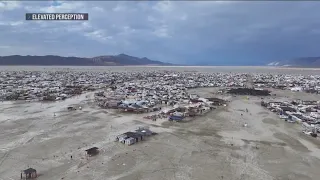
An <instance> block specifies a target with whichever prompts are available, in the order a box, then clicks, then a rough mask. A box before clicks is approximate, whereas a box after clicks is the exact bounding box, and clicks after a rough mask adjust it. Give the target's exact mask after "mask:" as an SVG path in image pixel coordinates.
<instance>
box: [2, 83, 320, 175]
mask: <svg viewBox="0 0 320 180" xmlns="http://www.w3.org/2000/svg"><path fill="white" fill-rule="evenodd" d="M196 91H197V92H198V93H200V94H202V95H208V96H209V95H212V93H211V92H212V91H213V89H210V88H206V89H200V90H196ZM281 93H282V92H278V93H277V95H278V94H279V95H278V96H280V95H281ZM285 95H286V96H288V97H291V96H292V97H295V94H288V92H285ZM298 95H299V94H298ZM283 96H284V95H283ZM301 97H303V98H307V97H308V95H305V94H303V95H301ZM90 98H92V94H89V97H88V98H86V95H82V96H80V97H75V98H73V99H68V100H66V101H62V102H57V103H47V104H41V103H28V104H26V103H10V102H5V103H2V104H1V106H0V111H1V112H3V113H2V114H3V115H1V117H0V145H1V146H0V179H3V180H7V179H20V171H21V170H23V169H27V168H28V167H33V168H35V169H37V171H38V173H39V178H38V179H39V180H41V179H44V180H58V179H65V180H66V179H70V180H71V179H77V180H81V179H83V180H100V179H110V180H116V179H117V180H144V179H145V180H147V179H152V180H162V179H166V180H167V179H181V180H188V179H190V180H194V179H197V180H208V179H213V180H220V179H224V180H269V179H270V180H288V179H290V180H318V179H319V177H320V172H319V170H318V169H319V167H320V159H319V158H320V152H319V146H320V143H319V142H320V141H319V139H315V138H312V137H309V136H305V135H303V134H302V133H301V126H300V125H298V124H289V123H285V122H284V121H283V120H280V119H279V118H278V117H277V116H276V115H275V114H273V113H272V112H269V111H268V110H266V109H264V108H262V107H261V106H259V102H260V100H261V99H260V98H259V97H250V99H249V100H248V99H246V98H244V97H241V96H238V97H230V96H228V97H225V98H228V99H229V100H230V104H229V105H228V106H227V107H220V108H218V109H216V110H214V111H212V112H210V113H208V114H206V115H205V116H202V117H197V118H190V119H188V122H182V123H177V122H168V121H167V120H165V119H163V120H157V121H156V122H153V121H151V120H145V119H143V118H142V116H143V115H130V114H119V113H117V112H116V111H111V110H103V109H100V108H98V107H96V106H95V105H94V104H93V103H92V102H91V100H90ZM284 98H285V97H284ZM310 98H314V97H310ZM71 104H73V105H77V106H81V107H82V110H76V111H67V110H66V109H67V107H68V106H69V105H71ZM246 108H248V109H249V112H248V113H246V112H245V109H246ZM54 114H56V116H54ZM241 114H243V115H242V116H241ZM245 123H246V124H247V126H246V127H244V124H245ZM141 125H149V126H150V129H151V130H154V131H156V132H157V133H158V135H155V136H153V137H149V138H147V139H146V140H145V141H142V142H140V143H138V144H135V145H132V146H126V145H123V144H120V143H118V142H114V141H113V140H114V138H115V136H116V135H118V134H120V133H123V132H126V131H130V130H134V129H135V128H136V127H138V126H141ZM93 146H96V147H99V148H100V149H101V151H100V153H99V155H97V156H95V157H90V158H87V157H86V156H85V151H84V150H85V149H87V148H90V147H93ZM71 156H72V157H73V158H72V159H71Z"/></svg>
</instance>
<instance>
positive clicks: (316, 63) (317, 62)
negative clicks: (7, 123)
mask: <svg viewBox="0 0 320 180" xmlns="http://www.w3.org/2000/svg"><path fill="white" fill-rule="evenodd" d="M267 65H268V66H292V67H320V57H302V58H297V59H291V60H284V61H274V62H271V63H269V64H267Z"/></svg>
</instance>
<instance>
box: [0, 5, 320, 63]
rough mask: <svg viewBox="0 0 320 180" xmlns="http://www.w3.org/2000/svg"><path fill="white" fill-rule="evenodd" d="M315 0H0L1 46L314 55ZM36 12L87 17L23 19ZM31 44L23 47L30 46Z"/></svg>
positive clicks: (235, 57)
mask: <svg viewBox="0 0 320 180" xmlns="http://www.w3.org/2000/svg"><path fill="white" fill-rule="evenodd" d="M319 8H320V4H319V3H317V2H272V1H269V2H249V1H248V2H239V1H238V2H237V1H188V2H184V1H138V2H133V1H128V2H125V1H118V2H116V1H75V2H69V1H34V2H28V1H21V2H17V1H8V2H0V31H1V33H0V39H1V47H10V48H0V53H1V54H2V55H9V54H23V53H24V54H50V53H53V54H57V55H70V54H74V53H78V56H99V55H105V54H108V53H127V54H130V55H134V56H139V57H149V58H151V59H155V60H161V61H166V62H168V61H172V62H173V63H182V62H183V63H185V62H187V63H189V64H193V63H196V62H197V63H204V64H210V63H211V64H221V63H222V64H223V63H234V64H237V63H238V64H245V63H258V62H260V63H264V61H267V60H275V59H286V58H291V57H299V56H316V55H320V54H318V50H316V48H310V47H318V46H319V42H320V37H319V29H320V22H319V17H320V12H319V10H318V9H319ZM32 12H39V13H40V12H42V13H64V12H73V13H74V12H79V13H80V12H81V13H89V21H86V22H83V21H82V22H80V21H78V22H70V21H61V22H60V21H59V22H55V21H25V20H24V18H25V17H24V14H25V13H32ZM26 46H27V47H28V48H25V47H26Z"/></svg>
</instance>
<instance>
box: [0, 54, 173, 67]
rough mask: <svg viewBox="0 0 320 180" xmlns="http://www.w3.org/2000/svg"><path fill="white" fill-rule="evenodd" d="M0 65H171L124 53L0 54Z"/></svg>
mask: <svg viewBox="0 0 320 180" xmlns="http://www.w3.org/2000/svg"><path fill="white" fill-rule="evenodd" d="M0 65H30V66H32V65H41V66H130V65H172V64H170V63H164V62H160V61H153V60H150V59H148V58H146V57H144V58H138V57H134V56H129V55H126V54H119V55H115V56H111V55H109V56H97V57H93V58H84V57H63V56H54V55H46V56H20V55H12V56H0Z"/></svg>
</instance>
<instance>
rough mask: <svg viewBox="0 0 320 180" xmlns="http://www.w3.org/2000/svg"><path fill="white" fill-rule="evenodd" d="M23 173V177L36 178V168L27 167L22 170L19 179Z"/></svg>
mask: <svg viewBox="0 0 320 180" xmlns="http://www.w3.org/2000/svg"><path fill="white" fill-rule="evenodd" d="M23 174H24V175H25V179H34V178H37V176H38V175H37V170H35V169H33V168H29V169H26V170H23V171H22V172H21V179H23Z"/></svg>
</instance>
